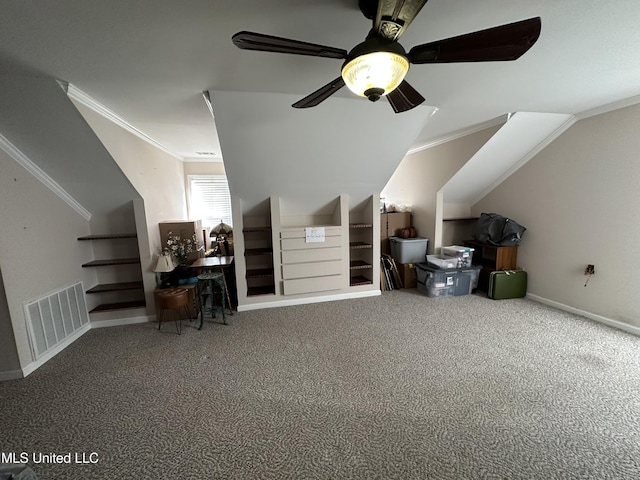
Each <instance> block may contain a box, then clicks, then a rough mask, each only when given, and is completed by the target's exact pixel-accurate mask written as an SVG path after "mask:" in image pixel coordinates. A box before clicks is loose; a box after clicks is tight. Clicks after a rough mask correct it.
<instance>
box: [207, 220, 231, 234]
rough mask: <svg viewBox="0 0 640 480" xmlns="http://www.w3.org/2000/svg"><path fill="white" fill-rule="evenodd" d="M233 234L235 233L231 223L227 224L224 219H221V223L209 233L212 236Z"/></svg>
mask: <svg viewBox="0 0 640 480" xmlns="http://www.w3.org/2000/svg"><path fill="white" fill-rule="evenodd" d="M232 234H233V228H231V225H227V224H226V223H224V222H223V221H222V220H220V223H219V224H218V225H216V226H215V227H213V228H212V229H211V233H210V234H209V236H210V237H218V236H220V235H227V236H230V235H232Z"/></svg>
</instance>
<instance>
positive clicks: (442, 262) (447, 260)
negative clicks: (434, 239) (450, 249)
mask: <svg viewBox="0 0 640 480" xmlns="http://www.w3.org/2000/svg"><path fill="white" fill-rule="evenodd" d="M427 263H428V264H429V265H431V266H432V267H436V268H457V267H458V259H457V258H455V257H447V256H446V255H427Z"/></svg>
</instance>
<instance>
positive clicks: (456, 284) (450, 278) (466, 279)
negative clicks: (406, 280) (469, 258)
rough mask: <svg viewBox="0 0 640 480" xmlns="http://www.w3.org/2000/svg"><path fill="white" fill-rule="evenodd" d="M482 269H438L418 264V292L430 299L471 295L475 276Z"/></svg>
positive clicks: (425, 264) (426, 264)
mask: <svg viewBox="0 0 640 480" xmlns="http://www.w3.org/2000/svg"><path fill="white" fill-rule="evenodd" d="M480 270H481V267H473V268H468V269H460V268H437V267H432V266H430V265H429V264H428V263H418V264H416V280H417V288H418V291H420V292H422V293H424V294H425V295H427V296H428V297H432V298H436V297H438V298H439V297H453V296H460V295H468V294H469V293H471V291H472V290H473V288H475V287H474V286H473V285H474V284H473V282H474V275H475V276H476V280H475V281H476V282H477V276H479V274H480Z"/></svg>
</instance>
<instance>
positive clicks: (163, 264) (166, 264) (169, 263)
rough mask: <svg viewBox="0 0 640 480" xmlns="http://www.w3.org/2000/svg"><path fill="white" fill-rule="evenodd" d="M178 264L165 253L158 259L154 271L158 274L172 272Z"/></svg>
mask: <svg viewBox="0 0 640 480" xmlns="http://www.w3.org/2000/svg"><path fill="white" fill-rule="evenodd" d="M176 266H177V265H176V263H175V260H174V259H173V257H172V256H171V255H169V254H166V253H163V254H161V255H160V256H159V257H158V263H156V268H155V269H154V270H153V271H154V272H156V273H166V272H172V271H174V270H175V268H176Z"/></svg>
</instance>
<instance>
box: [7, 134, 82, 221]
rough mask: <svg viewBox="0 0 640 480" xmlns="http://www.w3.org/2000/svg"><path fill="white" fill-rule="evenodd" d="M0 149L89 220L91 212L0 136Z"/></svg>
mask: <svg viewBox="0 0 640 480" xmlns="http://www.w3.org/2000/svg"><path fill="white" fill-rule="evenodd" d="M0 148H1V149H2V150H4V151H5V152H6V153H7V154H8V155H9V156H10V157H11V158H13V159H14V160H15V161H16V162H18V163H19V164H20V165H22V167H24V168H25V169H26V170H27V171H28V172H29V173H31V175H33V176H34V177H36V178H37V179H38V180H40V182H41V183H43V184H44V185H45V186H46V187H48V188H49V190H51V191H52V192H53V193H55V194H56V195H57V196H58V197H60V198H61V199H62V200H63V201H64V202H65V203H66V204H67V205H69V206H70V207H71V208H73V209H74V210H75V211H76V212H77V213H78V214H80V216H82V218H84V219H85V220H86V221H89V220H91V212H89V210H87V209H86V208H84V207H83V206H82V205H81V204H80V203H79V202H78V201H77V200H76V199H75V198H73V197H72V196H71V195H69V194H68V193H67V191H66V190H65V189H64V188H62V187H61V186H60V185H58V183H56V181H55V180H53V179H52V178H51V177H50V176H49V175H47V174H46V173H45V172H44V171H43V170H42V169H41V168H40V167H38V166H37V165H36V164H35V163H33V162H32V161H31V160H30V159H29V158H28V157H27V156H26V155H25V154H24V153H22V152H21V151H20V150H18V148H17V147H16V146H15V145H14V144H12V143H11V142H10V141H9V140H7V139H6V138H5V136H4V135H2V134H0Z"/></svg>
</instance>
